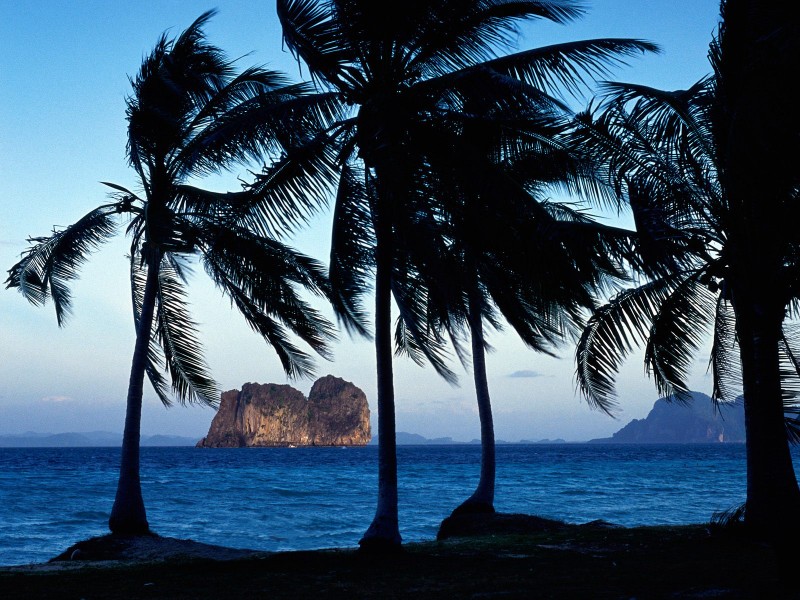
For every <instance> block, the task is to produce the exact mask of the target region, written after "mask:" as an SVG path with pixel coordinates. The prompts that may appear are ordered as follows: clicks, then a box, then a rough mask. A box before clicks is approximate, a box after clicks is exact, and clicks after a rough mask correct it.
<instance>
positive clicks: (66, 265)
mask: <svg viewBox="0 0 800 600" xmlns="http://www.w3.org/2000/svg"><path fill="white" fill-rule="evenodd" d="M213 15H214V11H208V12H206V13H204V14H203V15H201V16H200V17H199V18H198V19H197V20H196V21H195V22H194V23H192V25H191V26H190V27H189V28H187V29H186V30H185V31H183V32H182V33H181V34H180V35H179V36H177V37H175V38H173V39H168V38H167V37H166V36H165V35H163V36H162V37H161V38H160V39H159V41H158V43H157V44H156V45H155V47H154V49H153V51H152V52H151V53H150V54H149V55H148V56H147V57H146V58H145V59H144V61H143V63H142V66H141V69H140V70H139V73H138V74H137V76H136V77H135V78H134V79H133V80H132V82H131V83H132V87H133V93H132V94H131V96H130V97H129V98H128V99H127V119H128V159H129V162H130V165H131V166H132V167H133V169H134V170H135V172H136V175H137V177H138V180H139V184H140V185H141V188H142V193H141V194H137V193H134V192H132V191H130V190H128V189H126V188H125V187H123V186H119V185H116V184H110V183H109V184H107V185H109V186H110V187H111V188H113V189H114V192H112V197H113V200H114V201H113V202H111V203H109V204H103V205H101V206H99V207H98V208H96V209H94V210H93V211H91V212H90V213H89V214H88V215H86V216H85V217H83V218H82V219H80V220H79V221H77V222H76V223H75V224H73V225H71V226H69V227H67V228H65V229H63V230H59V231H56V232H54V233H53V234H52V235H50V236H48V237H39V238H33V239H31V240H30V241H31V242H32V245H31V247H30V248H29V249H28V250H27V251H26V252H25V253H24V254H23V257H22V259H21V260H20V261H19V262H18V263H17V264H16V265H14V266H13V267H12V268H11V269H10V271H9V277H8V280H7V285H8V287H13V288H17V289H18V290H19V291H20V292H21V293H22V294H23V296H24V297H26V298H27V299H28V300H29V301H31V302H32V303H34V304H44V303H45V302H46V301H47V300H48V299H51V300H52V301H53V304H54V305H55V310H56V315H57V320H58V323H59V325H63V324H64V323H65V318H66V316H67V315H68V313H69V312H70V293H69V289H68V284H69V281H70V280H72V279H75V278H76V277H77V276H78V271H79V268H80V267H81V265H82V264H83V263H84V262H85V261H86V260H87V259H88V255H89V254H90V253H91V252H92V251H94V250H96V249H97V247H98V246H100V245H101V244H102V243H103V242H105V241H107V240H108V239H109V238H110V237H111V236H112V235H114V234H115V233H116V232H117V229H118V228H119V227H120V226H121V225H122V223H121V217H122V216H127V217H128V221H129V222H128V225H127V229H126V231H127V233H128V234H129V236H130V237H131V240H132V241H131V247H130V272H131V290H132V299H133V314H134V323H135V326H136V344H135V348H134V353H133V360H132V363H131V371H130V381H129V386H128V397H127V410H126V415H125V429H124V435H123V442H122V457H121V465H120V473H119V483H118V487H117V493H116V498H115V500H114V505H113V508H112V510H111V516H110V519H109V528H110V529H111V531H112V532H114V533H125V534H144V533H147V532H148V531H149V525H148V522H147V517H146V512H145V506H144V501H143V499H142V490H141V483H140V465H139V434H140V421H141V407H142V394H143V386H144V375H145V373H147V376H148V377H149V380H150V382H151V383H152V385H153V388H154V389H155V391H156V393H157V394H158V396H159V398H160V399H161V401H162V402H163V403H164V404H166V405H169V404H170V403H171V402H172V401H173V397H174V398H175V399H177V400H178V401H180V402H182V403H183V402H201V403H205V404H208V405H212V406H213V405H215V404H216V403H217V402H218V398H219V392H218V390H217V386H216V384H215V382H214V381H213V379H212V378H211V376H210V375H209V374H208V370H207V367H206V365H205V363H204V361H203V358H202V352H201V347H200V344H199V340H198V337H197V331H196V326H195V324H194V323H193V321H192V320H191V317H190V315H189V313H188V310H187V306H186V287H185V284H186V281H187V276H188V270H189V268H190V266H191V263H190V261H191V260H192V259H193V258H194V259H196V260H197V261H199V263H200V264H202V266H203V268H204V269H205V271H206V272H207V273H208V275H209V276H210V277H211V278H212V279H213V281H214V283H215V284H216V285H217V287H218V288H219V289H220V290H221V291H222V293H223V294H225V295H226V296H228V297H229V298H230V300H231V302H232V304H234V305H235V306H236V307H237V308H238V309H239V311H240V312H241V313H242V315H243V316H244V317H245V319H246V320H247V322H248V323H249V324H250V326H251V327H252V328H253V329H254V330H255V331H256V332H258V333H259V334H260V335H261V336H263V338H264V339H265V340H266V341H267V342H268V343H269V344H270V345H271V346H272V347H273V348H274V349H275V351H276V352H277V353H278V356H279V357H280V360H281V362H282V365H283V367H284V369H285V371H286V373H287V374H288V375H289V376H291V377H297V376H306V375H310V374H311V372H312V369H313V361H312V357H311V356H310V355H309V354H307V353H306V352H305V351H303V350H301V349H300V348H298V347H297V346H296V345H295V344H294V342H293V341H292V339H291V335H290V332H291V333H292V334H295V335H297V336H298V337H299V338H300V339H302V340H303V341H304V342H305V343H307V344H308V345H309V346H310V347H311V348H312V349H313V350H314V351H315V352H316V353H318V354H320V355H322V356H324V357H328V356H329V355H328V350H327V345H326V342H327V340H330V339H332V338H334V329H333V327H332V324H330V323H329V322H328V321H327V320H326V319H325V318H323V316H322V315H321V314H319V313H318V312H317V311H316V310H315V309H313V308H312V307H311V306H310V305H309V304H308V302H307V301H306V300H304V299H303V298H302V296H301V294H300V292H301V290H307V291H309V292H311V293H313V294H317V295H322V296H326V295H327V294H328V292H329V285H328V282H327V278H326V276H325V270H324V268H323V266H322V265H321V264H320V263H318V262H317V261H315V260H313V259H311V258H309V257H306V256H303V255H301V254H299V253H297V252H295V251H293V250H292V249H291V248H289V247H288V246H286V245H285V244H283V243H282V242H280V241H278V240H277V239H273V238H269V237H265V236H263V235H260V234H257V232H254V231H253V230H252V229H249V228H245V227H243V226H241V225H240V224H237V223H236V222H235V221H234V220H233V219H232V217H231V216H230V215H231V214H232V212H233V211H232V208H234V207H236V206H238V205H239V204H241V203H243V202H250V201H251V198H250V196H251V195H252V193H254V192H253V190H243V191H241V192H237V193H233V194H219V193H214V192H208V191H205V190H203V189H200V188H197V187H194V186H192V185H190V184H189V181H190V180H191V178H194V177H197V176H202V175H206V174H209V173H214V172H218V171H220V170H222V169H225V168H229V167H231V166H233V165H234V164H237V163H239V162H241V161H244V160H246V159H248V158H253V157H257V156H258V157H260V156H262V155H263V153H264V152H266V151H269V150H274V149H275V148H276V147H280V146H279V144H278V142H277V141H276V140H281V139H282V137H281V136H282V127H281V122H282V120H283V119H285V118H286V116H287V114H293V110H292V109H290V108H289V107H288V106H287V104H291V103H293V102H294V103H297V104H299V105H303V100H302V95H303V93H304V92H305V91H307V90H306V88H305V87H304V86H301V85H293V84H289V83H288V81H287V80H286V78H285V77H284V76H283V75H281V74H279V73H277V72H273V71H267V70H263V69H259V68H252V69H246V70H244V71H242V72H241V73H238V74H237V73H236V72H235V71H234V68H233V64H232V63H231V62H230V61H229V60H227V59H226V57H225V55H224V54H223V53H222V51H221V50H220V49H219V48H217V47H215V46H213V45H211V44H210V43H208V42H207V40H206V39H205V36H204V34H203V31H202V29H203V26H204V25H205V24H206V23H207V22H208V20H209V19H210V18H211V17H212V16H213ZM294 112H297V108H296V107H295V109H294ZM311 116H312V115H311V114H310V113H309V114H306V115H305V116H304V118H306V119H308V118H311ZM257 191H258V194H259V196H260V197H261V198H263V197H264V196H265V195H266V191H265V190H264V189H259V190H257ZM304 202H307V200H306V201H304ZM260 206H262V209H263V210H267V209H264V208H263V207H264V206H265V203H263V202H262V203H261V204H260ZM281 206H282V203H281V202H277V203H275V206H273V210H278V213H277V214H274V215H272V220H273V221H277V222H279V223H280V222H282V221H281V220H282V219H284V220H285V219H289V220H291V219H294V221H295V222H296V221H297V220H299V219H301V218H302V215H303V214H305V213H304V212H303V211H304V210H306V209H308V208H309V207H308V206H305V208H304V207H303V206H297V207H295V210H294V212H291V211H289V212H288V213H286V215H284V214H283V213H281V212H280V208H281ZM276 207H277V208H276ZM267 213H268V211H267ZM267 213H262V215H261V216H262V221H269V220H270V215H269V214H267ZM287 215H288V216H287ZM287 330H288V331H287ZM164 367H166V370H167V373H168V376H166V377H165V375H164V374H163V373H164ZM170 382H171V390H170V385H169V384H170Z"/></svg>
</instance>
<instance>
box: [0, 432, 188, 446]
mask: <svg viewBox="0 0 800 600" xmlns="http://www.w3.org/2000/svg"><path fill="white" fill-rule="evenodd" d="M140 443H141V445H142V446H162V447H163V446H194V445H195V444H196V443H197V438H193V437H184V436H180V435H143V436H142V438H141V440H140ZM120 446H122V434H121V433H112V432H110V431H88V432H83V433H76V432H67V433H34V432H31V431H29V432H26V433H18V434H6V435H0V448H102V447H112V448H113V447H120Z"/></svg>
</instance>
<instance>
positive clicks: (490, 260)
mask: <svg viewBox="0 0 800 600" xmlns="http://www.w3.org/2000/svg"><path fill="white" fill-rule="evenodd" d="M470 112H471V113H472V114H474V115H478V116H477V118H472V119H470V120H468V121H467V122H466V123H465V124H464V129H463V131H462V135H463V136H464V137H467V136H468V137H469V139H470V143H460V144H458V145H457V147H454V148H453V149H452V165H451V167H452V169H451V171H452V181H447V180H446V179H445V182H444V185H443V186H442V188H443V189H442V190H441V191H440V192H439V193H438V197H442V198H449V197H452V199H453V201H452V204H448V208H447V211H448V214H447V217H446V219H445V221H446V224H444V227H443V228H442V231H441V232H440V233H438V234H437V235H439V236H441V237H443V238H445V239H446V240H448V242H447V244H446V245H447V247H448V248H449V251H450V254H451V256H450V257H449V262H448V263H447V264H446V266H445V267H444V268H440V269H438V271H437V273H436V278H435V279H436V280H439V281H443V282H444V283H440V285H438V286H437V287H435V288H433V289H432V291H433V292H434V293H435V294H437V296H436V297H431V296H430V294H429V296H428V298H429V302H431V303H432V302H437V303H438V304H439V306H437V307H436V308H435V309H433V310H432V315H431V317H432V321H434V325H435V326H437V327H440V328H443V329H445V330H447V332H448V334H449V336H450V338H451V339H453V340H454V346H455V347H456V350H457V354H458V355H459V356H464V352H463V350H462V349H460V339H459V338H460V334H461V331H458V330H457V329H459V328H460V329H461V330H463V333H464V334H466V335H467V336H468V337H469V343H470V344H471V357H472V374H473V380H474V386H475V392H476V398H477V403H478V414H479V420H480V425H481V468H480V478H479V482H478V485H477V487H476V489H475V491H474V493H473V494H472V495H471V496H470V497H469V498H468V499H467V500H466V501H465V502H463V503H462V504H460V505H459V506H458V507H457V508H456V509H455V510H454V511H453V515H457V514H460V513H465V512H489V513H491V512H494V487H495V476H496V459H495V444H494V429H493V417H492V409H491V398H490V393H489V384H488V376H487V371H486V359H485V354H486V351H487V349H488V345H487V341H486V337H485V334H484V330H485V326H484V322H485V323H486V326H488V328H491V329H502V323H503V322H506V323H508V324H509V325H510V326H511V327H512V329H513V330H514V331H515V332H516V333H517V334H518V335H519V336H520V338H521V339H522V340H523V342H524V343H525V344H526V345H527V346H528V347H529V348H531V349H532V350H534V351H537V352H543V353H546V354H550V355H554V353H555V350H556V349H557V348H558V347H559V345H560V344H561V343H563V342H564V341H566V340H567V339H577V334H578V333H579V332H580V329H581V327H582V324H583V321H584V317H585V314H586V312H587V311H589V310H591V309H593V308H594V307H595V301H594V298H595V297H596V296H597V295H599V294H600V293H602V292H604V291H607V290H608V289H610V288H609V286H610V284H611V283H612V281H615V280H620V279H624V278H625V272H624V271H623V269H622V264H623V262H624V260H625V259H626V257H630V256H631V254H632V239H631V237H632V236H631V233H632V232H627V231H623V230H620V229H618V228H613V227H608V226H604V225H601V224H599V223H597V222H596V221H593V220H592V219H591V218H590V217H589V216H588V215H586V214H585V212H584V211H583V210H580V209H576V208H575V207H573V206H571V205H570V204H569V203H564V202H554V201H552V200H549V199H548V196H549V194H550V193H552V192H553V191H557V190H559V188H563V189H565V190H566V191H567V192H568V193H570V194H571V195H581V196H583V197H588V198H590V199H593V200H598V199H600V198H603V192H604V191H605V190H604V188H603V187H602V186H601V185H600V182H597V181H596V180H595V173H594V171H595V169H594V166H593V165H591V164H583V163H582V162H581V161H580V160H579V156H578V155H577V154H576V153H575V152H573V151H571V150H570V148H568V147H567V146H566V145H565V143H564V140H562V139H561V134H562V133H563V131H564V122H565V120H566V117H567V115H568V112H567V109H566V107H564V106H563V105H561V104H560V103H559V102H558V101H556V100H555V99H552V98H549V97H547V96H545V95H543V96H542V98H541V99H540V103H539V105H538V106H536V107H535V108H534V109H533V110H532V111H531V113H530V114H525V112H524V111H522V110H520V109H519V108H518V107H514V110H512V111H511V114H508V115H505V116H503V115H502V114H492V115H490V114H486V113H484V112H482V111H474V110H473V111H470ZM519 182H523V185H520V183H519ZM605 195H606V196H607V195H608V194H607V193H606V194H605ZM606 199H608V198H606ZM452 290H458V291H459V292H460V293H458V294H453V293H450V292H451V291H452ZM442 292H444V297H440V296H441V295H442ZM441 315H444V317H445V318H444V319H442V318H441ZM465 362H466V361H465Z"/></svg>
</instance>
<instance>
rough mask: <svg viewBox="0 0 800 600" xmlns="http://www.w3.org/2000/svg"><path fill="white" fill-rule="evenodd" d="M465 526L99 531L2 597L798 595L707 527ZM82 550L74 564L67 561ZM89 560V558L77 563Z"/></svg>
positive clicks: (741, 543)
mask: <svg viewBox="0 0 800 600" xmlns="http://www.w3.org/2000/svg"><path fill="white" fill-rule="evenodd" d="M470 520H471V522H472V524H471V525H470V526H469V527H468V528H467V530H466V531H461V532H458V534H457V535H453V536H452V537H447V538H446V539H439V540H432V541H426V542H413V543H407V544H404V545H403V546H402V547H401V549H400V550H399V551H398V552H396V553H391V554H371V553H369V552H366V551H362V550H359V549H352V548H348V549H321V550H310V551H309V550H306V551H288V552H262V551H253V550H247V549H236V548H227V547H224V546H214V545H210V544H202V543H199V542H194V541H193V540H176V539H174V538H162V537H160V536H157V535H154V536H145V538H135V539H133V538H124V537H122V536H111V535H107V536H100V537H97V538H91V539H90V540H84V541H83V542H79V543H78V544H75V545H73V546H71V547H70V548H68V549H67V550H65V551H64V552H63V553H62V554H61V555H59V556H61V557H62V559H61V560H52V559H51V561H50V562H47V563H36V564H34V565H24V566H16V567H0V591H3V592H4V594H3V597H4V598H26V599H36V598H52V597H53V590H54V589H58V590H59V593H60V594H61V595H60V596H58V597H92V598H165V599H166V598H170V599H172V598H224V597H244V598H247V597H262V596H264V597H267V596H268V597H270V598H300V597H320V596H324V597H331V598H347V599H353V598H375V599H379V598H380V599H385V598H409V597H413V598H415V599H427V598H431V599H433V598H465V597H485V598H494V597H498V598H500V597H502V598H531V597H548V598H592V599H595V598H631V597H647V598H666V597H669V598H708V597H713V598H764V597H769V598H797V597H798V596H799V595H800V593H798V592H797V591H795V590H794V587H795V585H794V583H795V582H794V569H793V565H790V566H789V567H787V569H786V571H785V572H782V571H781V565H782V564H784V563H782V562H781V560H780V559H781V557H780V556H779V555H778V554H777V553H776V551H775V549H774V548H771V547H770V546H768V545H765V544H761V543H757V542H754V541H751V540H747V539H745V538H743V537H742V536H741V535H739V534H738V533H737V532H736V531H735V529H731V530H727V529H722V528H719V527H715V526H712V525H708V524H698V525H684V526H674V527H665V526H650V527H633V528H626V527H618V526H613V525H611V524H608V523H603V522H597V523H587V524H585V525H568V524H564V523H561V522H558V521H550V520H547V519H539V518H538V517H533V516H531V515H503V514H500V515H495V516H492V517H490V518H485V517H476V516H473V517H470ZM75 550H80V552H81V553H84V554H83V556H81V554H80V553H79V554H78V555H77V556H76V559H73V560H63V559H64V558H66V556H65V555H68V552H74V551H75ZM78 559H81V560H78Z"/></svg>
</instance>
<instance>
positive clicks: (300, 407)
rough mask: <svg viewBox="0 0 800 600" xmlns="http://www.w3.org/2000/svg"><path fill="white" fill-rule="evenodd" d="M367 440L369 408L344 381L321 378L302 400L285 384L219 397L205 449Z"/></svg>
mask: <svg viewBox="0 0 800 600" xmlns="http://www.w3.org/2000/svg"><path fill="white" fill-rule="evenodd" d="M371 437H372V434H371V431H370V422H369V405H368V403H367V397H366V395H365V394H364V392H363V391H361V390H360V389H359V388H357V387H356V386H355V385H353V384H352V383H350V382H349V381H345V380H344V379H341V378H339V377H334V376H333V375H326V376H325V377H321V378H319V379H318V380H317V381H315V382H314V385H313V386H312V387H311V391H310V392H309V394H308V398H306V397H305V396H304V395H303V393H302V392H300V391H299V390H296V389H295V388H293V387H291V386H289V385H279V384H275V383H265V384H258V383H245V384H244V385H243V386H242V389H241V391H239V390H230V391H228V392H223V394H222V401H221V402H220V406H219V409H218V410H217V414H216V415H215V416H214V419H213V420H212V421H211V427H210V428H209V430H208V435H207V436H206V437H204V438H203V439H202V440H200V441H199V442H198V443H197V446H198V447H205V448H240V447H245V446H363V445H365V444H367V443H369V441H370V439H371Z"/></svg>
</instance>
